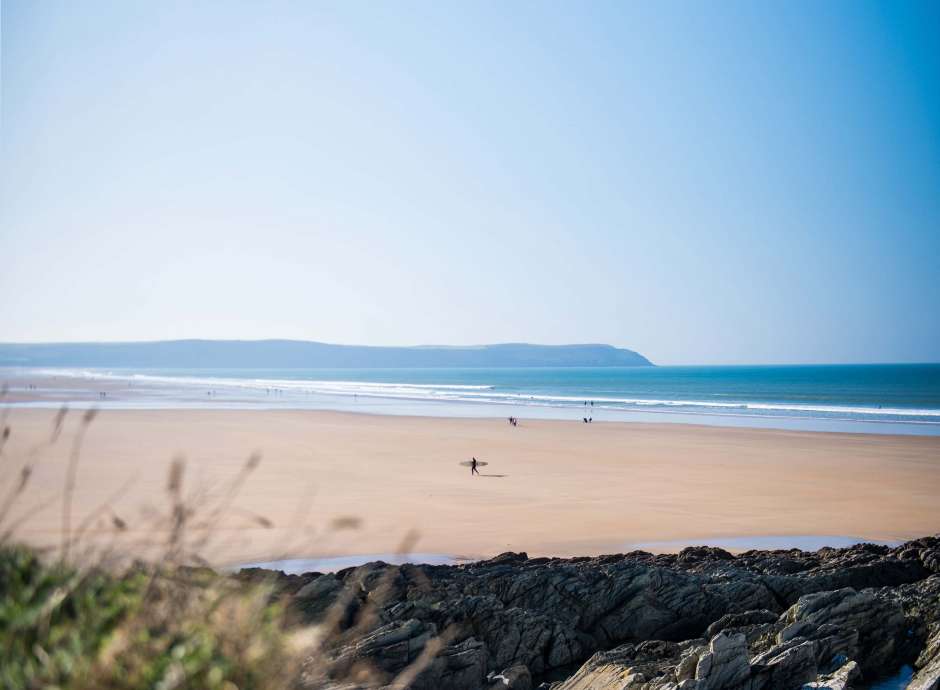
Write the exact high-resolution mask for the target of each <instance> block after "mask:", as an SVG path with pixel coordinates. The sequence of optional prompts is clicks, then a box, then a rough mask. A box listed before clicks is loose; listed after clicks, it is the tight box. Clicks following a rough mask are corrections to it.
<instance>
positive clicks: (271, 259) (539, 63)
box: [0, 0, 940, 363]
mask: <svg viewBox="0 0 940 690" xmlns="http://www.w3.org/2000/svg"><path fill="white" fill-rule="evenodd" d="M2 60H3V63H2V70H3V71H2V99H3V101H2V156H3V188H2V199H0V201H2V217H0V223H2V224H0V256H2V257H3V263H2V265H0V341H46V340H56V341H58V340H142V339H164V338H182V337H205V338H268V337H287V338H306V339H314V340H322V341H328V342H340V343H362V344H427V343H445V344H471V343H483V342H501V341H528V342H541V343H568V342H609V343H612V344H615V345H621V346H625V347H630V348H633V349H636V350H639V351H640V352H642V353H643V354H645V355H647V356H648V357H650V358H651V359H653V360H654V361H656V362H658V363H710V362H714V363H738V362H741V363H745V362H859V361H937V360H940V3H937V2H925V3H912V2H896V3H895V2H878V3H869V2H857V1H851V2H772V3H764V2H761V3H753V2H740V3H736V2H716V3H690V2H686V3H660V2H649V3H626V2H611V3H602V2H592V3H587V4H585V5H582V4H580V3H548V2H532V3H525V2H511V3H506V2H499V3H483V2H476V1H474V2H462V3H459V4H458V3H438V2H434V3H431V2H428V3H416V2H401V3H399V2H395V3H391V2H388V3H372V2H337V3H332V4H312V3H306V2H298V3H281V2H274V3H258V2H245V3H239V2H199V3H189V2H73V1H68V2H52V1H44V2H34V1H32V0H22V1H12V2H11V1H10V0H6V1H5V2H3V5H2Z"/></svg>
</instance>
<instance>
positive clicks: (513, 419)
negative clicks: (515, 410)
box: [509, 417, 519, 426]
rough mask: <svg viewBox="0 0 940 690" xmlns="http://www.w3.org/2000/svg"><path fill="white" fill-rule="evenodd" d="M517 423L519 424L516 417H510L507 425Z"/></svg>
mask: <svg viewBox="0 0 940 690" xmlns="http://www.w3.org/2000/svg"><path fill="white" fill-rule="evenodd" d="M518 424H519V420H518V419H516V418H515V417H510V418H509V425H510V426H517V425H518Z"/></svg>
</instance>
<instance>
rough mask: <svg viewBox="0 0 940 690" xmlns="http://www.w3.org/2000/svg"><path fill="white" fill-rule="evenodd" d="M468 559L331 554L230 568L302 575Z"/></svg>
mask: <svg viewBox="0 0 940 690" xmlns="http://www.w3.org/2000/svg"><path fill="white" fill-rule="evenodd" d="M461 560H466V559H458V558H455V557H454V556H448V555H446V554H443V553H410V554H404V555H403V554H396V553H369V554H360V555H356V556H331V557H324V558H287V559H283V560H276V561H258V562H255V563H242V564H240V565H236V566H232V568H230V570H240V569H241V568H264V569H266V570H282V571H284V572H285V573H287V574H288V575H301V574H303V573H333V572H336V571H337V570H342V569H343V568H353V567H356V566H360V565H364V564H366V563H372V562H375V561H383V562H385V563H391V564H392V565H401V564H402V563H420V564H424V565H454V564H455V563H457V562H459V561H461Z"/></svg>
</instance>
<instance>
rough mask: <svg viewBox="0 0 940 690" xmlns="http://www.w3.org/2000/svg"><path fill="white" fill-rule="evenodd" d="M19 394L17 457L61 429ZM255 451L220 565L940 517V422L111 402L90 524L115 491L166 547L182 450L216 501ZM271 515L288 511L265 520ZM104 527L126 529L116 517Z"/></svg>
mask: <svg viewBox="0 0 940 690" xmlns="http://www.w3.org/2000/svg"><path fill="white" fill-rule="evenodd" d="M7 411H8V412H9V414H8V416H7V422H6V423H7V424H9V425H10V426H11V429H12V434H11V437H10V439H9V442H8V446H7V448H6V449H5V452H4V455H5V456H6V457H5V460H6V462H8V463H11V464H10V466H11V467H16V465H15V464H13V463H15V462H18V461H19V460H20V459H21V458H24V457H26V455H27V454H28V453H29V451H30V449H31V448H32V447H34V446H35V445H36V444H37V443H41V442H42V440H43V438H45V437H46V436H48V433H49V429H50V427H51V423H52V420H53V418H54V416H55V413H54V412H53V411H51V410H35V409H33V410H29V409H23V408H7V409H6V410H5V412H7ZM80 417H81V413H78V412H73V413H70V414H69V415H67V417H66V421H65V426H64V430H63V434H62V438H61V439H60V441H58V442H57V443H56V444H55V445H54V446H52V447H50V448H48V449H47V450H45V451H44V452H43V453H42V454H41V457H40V458H39V461H38V463H37V464H36V466H35V468H34V471H33V475H32V477H31V478H30V485H29V487H28V488H29V491H28V492H27V495H28V498H29V500H30V501H31V502H32V504H36V503H37V502H40V503H41V502H44V501H46V502H48V501H52V502H53V504H52V505H51V506H50V507H49V508H47V509H44V510H42V511H40V512H39V513H38V514H36V515H35V516H33V517H32V518H31V519H30V520H29V521H28V524H25V525H24V526H23V528H22V529H21V531H20V532H19V533H18V536H19V537H20V538H22V539H24V540H26V541H28V542H31V543H37V544H55V543H57V541H58V539H59V537H60V509H59V507H58V505H57V504H56V503H55V501H56V500H58V497H59V496H60V494H61V491H62V471H63V468H64V467H65V466H66V462H67V460H68V454H69V451H70V444H71V443H72V441H73V439H74V438H75V433H76V432H77V431H78V429H79V427H80V421H79V419H80ZM255 451H258V452H260V454H261V462H260V465H259V467H258V469H257V470H256V471H255V472H254V473H253V474H252V476H251V477H250V478H249V479H248V480H247V481H246V482H245V485H244V487H243V488H242V489H241V492H240V493H239V495H238V501H237V502H235V505H236V506H237V507H238V511H239V512H235V513H233V514H232V515H229V516H227V517H226V520H225V521H223V522H221V523H220V524H219V525H217V526H216V530H217V532H218V534H219V535H220V537H221V538H220V539H219V540H217V541H216V543H214V544H213V545H212V548H210V549H209V550H208V553H207V554H206V555H207V556H208V557H209V558H210V560H211V561H212V562H214V563H229V564H231V563H250V562H259V561H273V560H281V559H284V558H304V557H310V555H311V554H316V555H317V556H320V557H324V558H328V557H343V556H357V555H361V554H366V555H368V554H389V553H395V552H396V551H398V548H397V547H398V545H399V544H400V543H401V542H402V540H404V539H406V538H407V535H408V534H409V533H410V532H411V531H412V530H416V531H417V533H418V534H419V535H420V536H419V537H418V539H417V541H416V542H415V543H414V544H411V545H410V547H409V550H410V551H414V552H418V553H431V554H448V555H459V556H461V557H467V558H485V557H491V556H494V555H496V554H497V553H501V552H503V551H510V550H516V551H526V552H528V553H529V554H530V555H539V556H542V555H544V556H581V555H591V554H601V553H624V552H627V551H629V550H631V548H635V547H631V545H636V544H645V543H650V542H678V541H682V542H685V541H688V542H690V543H691V542H700V541H703V540H713V541H720V540H722V539H736V538H751V537H767V536H768V535H794V536H817V537H829V536H831V535H852V536H853V537H858V538H860V539H863V540H871V541H899V540H904V539H909V538H914V537H918V536H922V535H924V534H934V533H936V532H938V531H940V505H938V504H937V501H936V500H935V497H936V496H937V495H940V472H938V469H940V439H938V438H936V437H929V436H904V435H872V434H846V433H825V432H797V431H780V430H769V429H748V428H728V427H712V426H693V425H681V424H641V423H620V422H603V423H601V422H598V423H595V424H593V425H585V424H580V423H575V422H567V423H566V422H558V421H543V420H534V421H530V420H523V422H521V423H520V426H519V427H518V428H515V427H510V426H509V425H508V424H506V423H505V421H504V420H493V419H457V418H446V417H445V418H431V417H397V416H388V415H373V414H353V413H341V412H325V411H322V412H321V411H287V410H278V411H218V410H193V411H166V410H164V411H129V410H122V411H116V410H102V411H99V412H98V415H97V418H96V419H95V420H94V422H93V423H92V424H91V425H90V426H89V427H88V429H87V434H86V438H85V441H84V446H83V448H82V451H81V459H80V461H79V462H80V464H79V471H78V483H77V486H76V491H75V495H74V503H75V512H76V516H77V521H78V520H80V519H81V518H82V516H85V515H87V514H89V513H91V512H93V511H94V510H96V509H98V508H99V507H100V506H101V505H102V504H103V503H107V504H108V505H109V510H111V511H113V512H114V514H115V515H118V516H119V517H120V518H121V520H123V521H125V522H126V523H127V525H128V527H127V530H126V532H125V533H124V534H123V535H122V538H123V539H126V540H136V542H135V543H136V544H137V548H139V549H140V550H141V551H145V550H146V549H148V548H149V549H158V548H159V547H160V546H161V545H162V544H163V541H162V538H161V535H162V534H163V533H162V532H160V531H159V530H157V533H156V534H157V538H149V539H148V538H147V534H148V533H147V529H149V528H150V526H151V525H150V522H148V520H147V519H146V515H145V513H146V511H143V512H142V507H145V506H149V508H147V510H149V511H150V513H151V514H153V513H159V511H160V509H161V507H165V506H166V504H167V493H166V476H167V468H168V466H169V464H170V461H171V460H172V458H174V457H176V456H178V455H180V454H182V455H183V456H185V457H186V458H187V464H186V472H185V478H186V484H185V486H186V487H187V494H186V495H187V496H188V497H191V498H193V499H194V500H198V501H209V500H211V499H212V498H213V497H218V496H219V495H221V494H224V491H225V486H227V483H228V482H230V481H231V480H232V478H234V477H236V476H237V475H238V473H239V472H240V471H241V469H242V468H243V466H244V464H245V462H246V458H247V457H248V456H249V455H250V454H251V453H253V452H255ZM471 456H476V457H478V458H479V459H481V460H486V461H487V462H489V463H490V464H489V465H488V466H487V467H485V468H483V469H484V473H483V475H484V476H482V477H473V478H471V477H469V472H468V471H467V470H466V468H463V467H460V466H459V464H458V463H459V462H461V461H463V460H466V459H468V458H469V457H471ZM465 474H467V475H468V476H465ZM14 475H15V473H14V472H12V471H11V472H10V473H9V475H8V476H9V477H13V476H14ZM487 475H489V476H487ZM262 517H263V518H264V519H265V520H268V521H270V523H271V524H272V525H273V526H272V527H269V528H265V527H263V526H261V525H259V524H258V519H260V518H262ZM353 518H355V520H354V519H353ZM344 519H345V522H343V520H344ZM337 520H339V521H340V522H337ZM90 533H91V534H93V535H94V538H95V539H96V540H99V541H101V540H103V541H107V540H109V539H111V538H113V537H114V536H115V535H114V534H113V530H109V529H108V526H107V524H105V525H104V526H99V525H95V526H94V527H93V528H92V529H90ZM144 542H146V543H144ZM675 550H678V549H675Z"/></svg>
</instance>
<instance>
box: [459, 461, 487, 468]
mask: <svg viewBox="0 0 940 690" xmlns="http://www.w3.org/2000/svg"><path fill="white" fill-rule="evenodd" d="M460 464H461V465H463V466H464V467H471V466H472V465H473V460H464V461H463V462H462V463H460ZM489 464H490V463H488V462H483V461H482V460H477V467H486V466H487V465H489Z"/></svg>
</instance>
